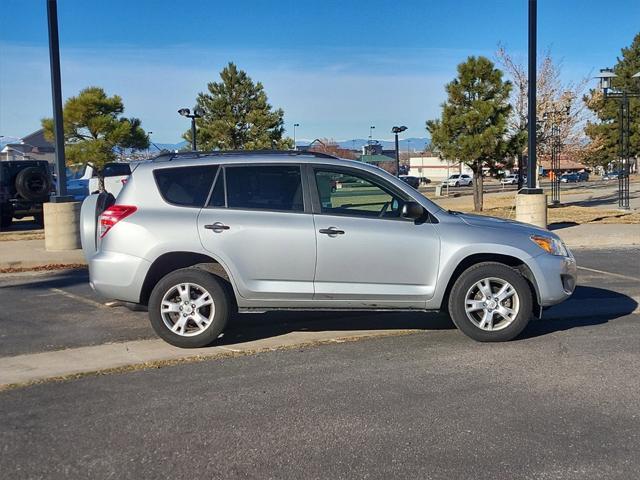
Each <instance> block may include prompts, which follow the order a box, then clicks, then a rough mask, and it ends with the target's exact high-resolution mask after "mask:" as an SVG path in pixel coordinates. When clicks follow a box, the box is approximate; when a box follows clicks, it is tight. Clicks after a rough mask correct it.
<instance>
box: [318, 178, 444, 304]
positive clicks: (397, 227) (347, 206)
mask: <svg viewBox="0 0 640 480" xmlns="http://www.w3.org/2000/svg"><path fill="white" fill-rule="evenodd" d="M310 183H311V184H312V188H315V190H314V191H313V194H314V196H315V203H316V206H315V212H316V213H314V221H315V228H316V239H317V262H316V275H315V280H314V288H315V296H314V299H316V300H325V301H330V300H333V301H349V302H351V304H350V305H349V307H351V308H355V307H357V306H362V307H367V308H372V307H375V306H380V307H383V308H423V307H424V304H425V301H426V300H427V299H428V298H430V297H431V296H432V295H433V292H434V290H435V282H436V276H437V272H438V261H439V254H440V239H439V236H438V234H437V232H436V230H435V227H434V225H433V224H432V223H429V222H425V221H413V220H409V219H406V218H403V217H402V216H401V210H402V206H403V204H404V203H405V202H407V201H413V199H412V198H411V197H409V196H408V195H407V194H406V193H404V192H402V191H401V190H400V189H398V188H396V187H394V186H393V184H391V183H390V182H387V181H385V180H384V179H382V178H379V177H378V176H376V175H373V174H370V173H367V172H362V171H359V170H356V169H332V168H324V167H314V169H313V180H312V181H311V182H310Z"/></svg>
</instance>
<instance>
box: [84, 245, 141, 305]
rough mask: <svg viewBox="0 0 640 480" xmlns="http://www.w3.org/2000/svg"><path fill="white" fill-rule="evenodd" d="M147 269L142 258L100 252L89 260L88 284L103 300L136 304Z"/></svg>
mask: <svg viewBox="0 0 640 480" xmlns="http://www.w3.org/2000/svg"><path fill="white" fill-rule="evenodd" d="M149 267H151V262H149V261H147V260H145V259H144V258H139V257H134V256H132V255H126V254H124V253H116V252H109V251H101V252H98V253H97V254H95V255H94V256H92V257H91V258H89V284H90V285H91V288H93V289H94V290H95V291H96V292H97V293H98V294H100V295H101V296H103V297H105V298H109V299H115V300H121V301H123V302H132V303H138V302H139V301H140V293H141V291H142V285H143V283H144V279H145V277H146V275H147V272H148V271H149Z"/></svg>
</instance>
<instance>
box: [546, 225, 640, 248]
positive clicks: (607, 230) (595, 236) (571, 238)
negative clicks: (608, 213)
mask: <svg viewBox="0 0 640 480" xmlns="http://www.w3.org/2000/svg"><path fill="white" fill-rule="evenodd" d="M553 233H556V234H557V235H559V236H560V238H562V240H564V242H565V243H566V244H567V245H568V246H569V247H571V248H579V247H582V248H589V247H593V248H603V247H629V246H634V245H640V224H637V223H628V224H606V223H585V224H583V225H575V226H571V227H565V228H556V229H554V230H553Z"/></svg>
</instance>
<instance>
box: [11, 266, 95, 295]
mask: <svg viewBox="0 0 640 480" xmlns="http://www.w3.org/2000/svg"><path fill="white" fill-rule="evenodd" d="M12 275H16V277H15V280H14V279H13V278H11V277H6V276H5V277H4V280H5V281H8V283H9V286H6V287H5V286H0V288H20V289H25V290H41V289H47V288H65V287H72V286H75V285H81V284H84V285H89V271H88V270H87V269H86V268H76V269H69V270H60V271H48V272H46V274H44V275H42V276H39V275H29V274H22V273H17V274H12Z"/></svg>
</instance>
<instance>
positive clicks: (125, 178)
mask: <svg viewBox="0 0 640 480" xmlns="http://www.w3.org/2000/svg"><path fill="white" fill-rule="evenodd" d="M128 180H129V177H124V178H121V179H120V181H121V182H122V186H123V187H124V186H125V185H126V184H127V181H128Z"/></svg>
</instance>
